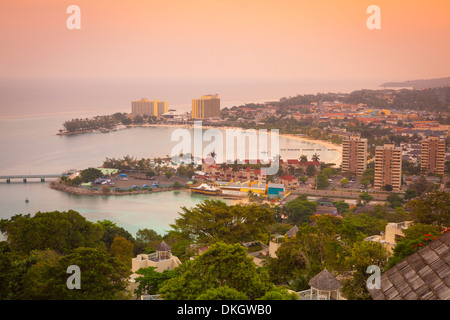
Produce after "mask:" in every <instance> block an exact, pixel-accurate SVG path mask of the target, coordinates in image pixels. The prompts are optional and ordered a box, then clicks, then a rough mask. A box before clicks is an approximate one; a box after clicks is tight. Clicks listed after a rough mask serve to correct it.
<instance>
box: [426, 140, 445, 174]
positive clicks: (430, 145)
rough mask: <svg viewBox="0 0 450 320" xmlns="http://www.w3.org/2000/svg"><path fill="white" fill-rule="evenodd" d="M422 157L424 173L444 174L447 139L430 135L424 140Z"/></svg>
mask: <svg viewBox="0 0 450 320" xmlns="http://www.w3.org/2000/svg"><path fill="white" fill-rule="evenodd" d="M420 158H421V163H420V166H421V168H422V173H424V174H428V173H436V174H444V165H445V140H444V139H440V138H439V137H428V138H427V139H424V140H422V150H421V156H420Z"/></svg>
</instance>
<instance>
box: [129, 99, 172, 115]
mask: <svg viewBox="0 0 450 320" xmlns="http://www.w3.org/2000/svg"><path fill="white" fill-rule="evenodd" d="M166 112H169V104H168V103H167V101H159V100H154V101H150V100H149V99H147V98H142V99H141V100H139V101H132V102H131V113H132V114H134V115H141V116H143V115H147V116H155V117H158V118H160V117H161V116H162V115H163V114H164V113H166Z"/></svg>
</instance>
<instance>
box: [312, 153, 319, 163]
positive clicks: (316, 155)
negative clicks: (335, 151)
mask: <svg viewBox="0 0 450 320" xmlns="http://www.w3.org/2000/svg"><path fill="white" fill-rule="evenodd" d="M311 160H312V161H314V162H319V161H320V157H319V155H318V154H317V153H314V154H313V156H312V157H311Z"/></svg>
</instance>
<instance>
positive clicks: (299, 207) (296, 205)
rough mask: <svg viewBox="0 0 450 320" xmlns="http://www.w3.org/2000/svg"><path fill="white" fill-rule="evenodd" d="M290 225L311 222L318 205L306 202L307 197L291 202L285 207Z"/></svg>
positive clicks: (300, 197)
mask: <svg viewBox="0 0 450 320" xmlns="http://www.w3.org/2000/svg"><path fill="white" fill-rule="evenodd" d="M284 209H285V211H286V213H287V214H288V219H289V222H290V223H293V224H298V223H305V222H309V217H311V216H312V215H313V214H314V212H315V211H316V209H317V203H316V202H312V201H308V200H306V197H305V196H299V197H297V198H296V199H294V200H292V201H289V202H288V203H286V205H285V206H284Z"/></svg>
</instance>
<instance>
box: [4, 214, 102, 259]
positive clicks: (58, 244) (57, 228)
mask: <svg viewBox="0 0 450 320" xmlns="http://www.w3.org/2000/svg"><path fill="white" fill-rule="evenodd" d="M0 231H1V232H3V233H5V234H6V236H7V237H8V242H9V244H10V246H11V248H12V249H13V250H15V251H19V252H22V253H26V254H28V253H30V252H31V251H32V250H46V249H52V250H54V251H57V252H59V253H62V254H67V253H69V252H70V251H72V250H73V249H75V248H78V247H97V246H99V245H100V244H101V242H100V239H101V237H102V235H103V230H102V228H101V227H100V226H99V225H98V224H96V223H92V222H89V221H87V220H86V219H85V218H84V217H83V216H81V215H80V214H79V213H78V212H76V211H73V210H69V211H67V212H60V211H53V212H37V213H36V214H35V215H34V216H31V215H29V214H27V215H15V216H13V217H11V218H10V219H2V220H0Z"/></svg>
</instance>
